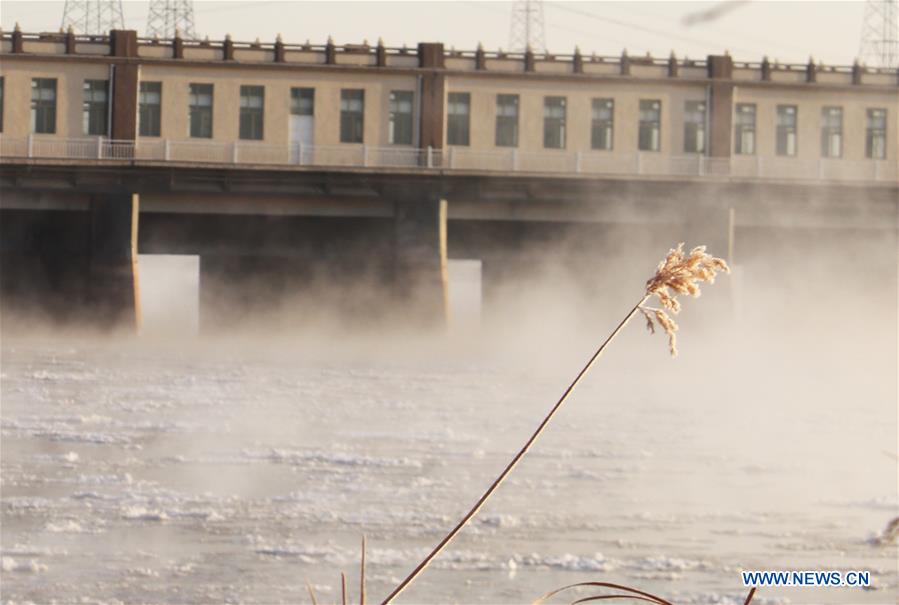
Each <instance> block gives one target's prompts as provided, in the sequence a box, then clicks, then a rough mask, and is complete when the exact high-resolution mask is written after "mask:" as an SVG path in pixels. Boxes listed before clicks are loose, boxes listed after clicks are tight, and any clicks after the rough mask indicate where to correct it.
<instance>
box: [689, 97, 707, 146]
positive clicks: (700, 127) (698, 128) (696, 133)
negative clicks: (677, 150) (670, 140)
mask: <svg viewBox="0 0 899 605" xmlns="http://www.w3.org/2000/svg"><path fill="white" fill-rule="evenodd" d="M684 152H685V153H705V101H687V102H686V103H684Z"/></svg>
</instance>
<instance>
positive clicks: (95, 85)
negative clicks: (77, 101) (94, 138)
mask: <svg viewBox="0 0 899 605" xmlns="http://www.w3.org/2000/svg"><path fill="white" fill-rule="evenodd" d="M106 89H107V82H106V80H85V81H84V100H83V106H82V107H83V109H82V118H83V124H82V127H83V129H84V130H83V132H84V134H90V135H105V134H106V133H107V130H106V116H107V111H108V110H107V108H108V105H107V93H106Z"/></svg>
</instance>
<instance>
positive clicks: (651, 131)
mask: <svg viewBox="0 0 899 605" xmlns="http://www.w3.org/2000/svg"><path fill="white" fill-rule="evenodd" d="M661 133H662V102H661V101H640V133H639V135H638V137H639V140H638V141H637V143H638V145H637V146H638V148H639V149H640V151H658V150H659V149H660V148H661V146H662V145H661Z"/></svg>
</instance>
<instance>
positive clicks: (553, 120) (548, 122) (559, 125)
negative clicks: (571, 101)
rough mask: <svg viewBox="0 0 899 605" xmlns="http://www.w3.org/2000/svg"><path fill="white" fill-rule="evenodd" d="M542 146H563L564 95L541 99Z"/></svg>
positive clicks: (551, 147) (553, 147)
mask: <svg viewBox="0 0 899 605" xmlns="http://www.w3.org/2000/svg"><path fill="white" fill-rule="evenodd" d="M543 146H544V147H546V148H547V149H564V148H565V97H545V98H544V99H543Z"/></svg>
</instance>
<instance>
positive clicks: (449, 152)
mask: <svg viewBox="0 0 899 605" xmlns="http://www.w3.org/2000/svg"><path fill="white" fill-rule="evenodd" d="M454 155H455V154H454V153H453V148H452V147H450V148H449V149H447V150H446V163H447V167H448V168H452V167H453V163H454V162H453V159H454V158H453V156H454Z"/></svg>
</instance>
